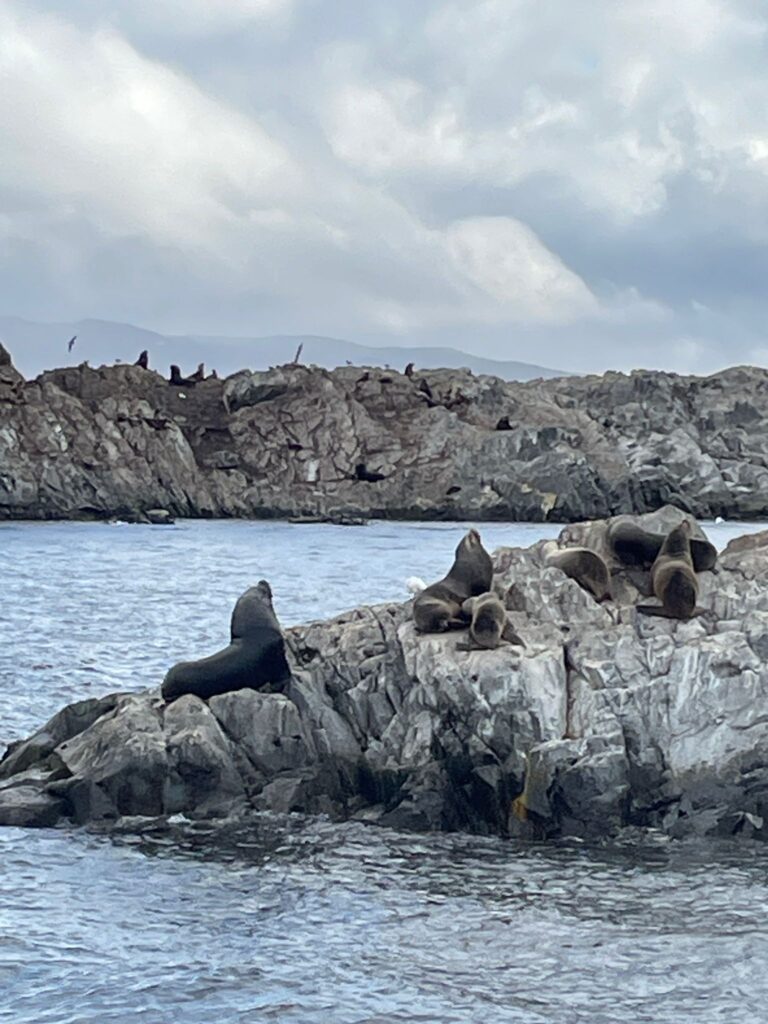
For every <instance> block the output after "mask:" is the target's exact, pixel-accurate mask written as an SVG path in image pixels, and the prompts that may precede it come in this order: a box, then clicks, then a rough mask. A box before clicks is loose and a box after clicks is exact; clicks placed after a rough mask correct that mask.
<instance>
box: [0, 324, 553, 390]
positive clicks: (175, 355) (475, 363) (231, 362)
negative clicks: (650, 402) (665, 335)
mask: <svg viewBox="0 0 768 1024" xmlns="http://www.w3.org/2000/svg"><path fill="white" fill-rule="evenodd" d="M75 335H76V336H77V340H76V342H75V344H74V347H73V350H72V352H71V353H69V352H68V351H67V342H68V341H69V339H70V338H72V337H73V336H75ZM0 342H2V343H3V344H4V345H5V347H6V348H7V349H8V350H9V351H10V352H11V355H12V356H13V361H14V364H15V365H16V367H17V368H18V369H19V370H20V371H21V372H22V373H23V374H24V376H25V377H35V376H37V374H39V373H42V371H43V370H50V369H52V368H54V367H58V366H65V365H71V364H75V363H81V362H83V360H88V362H89V363H90V364H91V366H98V365H100V364H102V363H107V364H111V363H115V362H118V361H119V362H123V363H132V362H133V361H134V360H135V359H136V357H137V356H138V354H139V352H140V351H141V350H142V349H147V350H148V351H149V360H150V366H151V367H153V368H155V369H157V370H159V371H160V372H161V373H167V371H168V367H169V365H170V364H171V363H177V364H178V365H179V366H180V367H181V369H182V373H187V372H190V371H192V370H194V369H195V367H196V366H197V364H198V363H201V362H203V363H205V364H206V368H207V369H208V370H211V369H214V368H215V369H216V370H217V372H218V373H219V375H220V376H226V375H228V374H230V373H235V372H236V371H238V370H242V369H246V368H247V369H251V370H266V369H267V368H268V367H270V366H276V365H279V364H281V363H286V362H290V360H292V359H293V358H294V356H295V355H296V350H297V349H298V347H299V345H303V348H302V353H301V361H302V362H303V363H307V364H308V363H314V364H316V365H317V366H322V367H324V368H325V369H329V370H330V369H333V368H334V367H336V366H344V364H345V363H347V362H350V363H354V364H355V365H356V366H392V367H394V368H395V369H400V370H402V369H403V367H404V366H405V365H406V364H407V363H411V362H412V363H415V365H416V366H417V367H421V368H425V369H426V368H436V367H448V368H451V369H458V368H460V367H467V368H468V369H470V370H471V371H472V372H473V373H475V374H490V375H491V376H494V377H501V379H502V380H520V381H525V380H533V379H534V378H536V377H546V378H551V377H564V376H570V374H568V373H567V372H566V371H563V370H553V369H550V368H548V367H545V366H538V365H536V364H534V363H524V362H519V361H516V360H506V361H505V360H495V359H484V358H483V357H481V356H474V355H470V354H469V353H468V352H462V351H460V350H459V349H454V348H432V347H427V346H413V347H410V346H408V347H402V348H401V347H399V346H376V347H369V346H366V345H360V344H358V343H356V342H352V341H344V340H343V339H340V338H326V337H320V336H316V335H270V336H267V337H261V338H260V337H252V338H247V337H229V336H225V335H204V334H190V335H172V334H159V333H158V332H156V331H150V330H146V329H145V328H143V327H135V326H134V325H133V324H121V323H115V322H114V321H110V320H80V321H77V322H70V323H49V324H46V323H37V322H34V321H31V320H24V319H22V318H21V317H14V316H0Z"/></svg>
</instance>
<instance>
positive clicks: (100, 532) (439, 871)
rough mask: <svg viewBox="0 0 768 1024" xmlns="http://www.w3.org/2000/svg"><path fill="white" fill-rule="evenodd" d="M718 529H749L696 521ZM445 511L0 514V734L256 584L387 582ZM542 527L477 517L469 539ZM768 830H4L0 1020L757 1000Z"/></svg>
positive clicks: (0, 832) (678, 1011)
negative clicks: (250, 515) (413, 520)
mask: <svg viewBox="0 0 768 1024" xmlns="http://www.w3.org/2000/svg"><path fill="white" fill-rule="evenodd" d="M705 527H706V528H707V531H708V533H709V535H710V537H711V538H712V540H713V541H714V542H715V543H716V544H717V545H718V547H722V546H724V544H725V543H727V541H728V540H729V539H730V538H731V537H733V536H737V535H739V534H740V533H744V532H748V531H749V530H752V529H759V528H762V524H753V525H750V524H739V525H737V526H732V525H731V524H722V525H719V526H714V525H711V524H705ZM464 529H465V527H464V526H462V525H461V524H402V523H372V524H370V525H369V526H367V527H363V528H344V527H333V526H321V525H317V526H314V525H313V526H292V525H289V524H287V523H279V522H272V523H259V522H236V521H216V522H182V523H179V524H178V525H176V526H174V527H167V528H166V527H144V526H108V525H103V524H83V523H41V524H38V523H6V524H1V525H0V566H2V590H0V747H2V746H4V745H5V744H6V743H7V742H9V741H11V740H13V739H17V738H19V737H20V736H24V735H27V734H28V733H29V732H30V731H31V730H33V729H34V728H36V727H37V726H39V725H41V724H42V723H43V722H44V721H45V720H46V719H47V718H48V717H50V715H51V714H53V713H54V712H55V711H56V710H58V708H60V707H61V706H62V705H63V704H64V703H67V702H70V701H73V700H77V699H81V698H83V697H87V696H99V695H102V694H105V693H109V692H112V691H114V690H129V689H141V688H143V687H145V686H148V685H154V684H156V683H158V682H159V681H160V680H161V679H162V676H163V674H164V672H165V671H166V669H167V668H168V667H169V666H170V665H171V664H172V663H173V662H175V661H177V660H178V659H179V658H182V657H185V658H186V657H195V656H197V655H200V654H205V653H209V652H210V651H211V650H212V649H215V648H216V647H218V646H219V645H222V644H224V643H225V642H226V640H227V637H228V625H229V616H230V613H231V609H232V605H233V604H234V601H235V600H236V599H237V597H238V596H239V594H240V593H241V592H242V591H243V590H244V589H245V588H246V587H247V586H249V585H251V584H253V583H254V582H256V581H257V580H258V579H260V578H262V577H263V578H266V579H268V580H269V581H270V583H271V585H272V588H273V591H274V594H275V607H276V611H277V613H278V616H279V617H280V619H281V621H282V622H283V624H285V625H289V624H292V623H296V622H302V621H307V620H309V619H316V618H325V617H327V616H330V615H333V614H336V613H338V612H341V611H344V610H345V609H347V608H349V607H352V606H354V605H356V604H362V603H371V602H376V601H386V600H401V599H405V598H406V597H407V592H406V589H405V582H404V581H405V579H406V578H407V577H408V576H411V575H416V576H421V577H423V578H424V579H426V580H427V581H429V580H431V579H434V578H435V577H437V576H439V575H442V574H443V572H444V571H445V569H446V568H447V567H448V566H449V565H450V562H451V559H452V553H453V549H454V547H455V545H456V543H457V542H458V540H459V538H460V536H461V534H462V533H463V530H464ZM558 531H559V527H557V526H556V525H542V524H485V525H483V526H482V527H481V533H482V535H483V539H484V541H485V543H486V546H487V547H488V548H489V549H493V548H494V547H497V546H499V545H501V544H510V545H521V544H522V545H526V544H529V543H532V542H533V541H535V540H537V539H539V538H540V537H542V536H555V535H556V534H557V532H558ZM766 910H768V851H766V850H765V848H764V847H762V846H759V845H755V844H750V843H738V844H722V843H720V844H713V843H671V842H667V841H665V840H663V839H661V838H658V837H656V838H654V837H653V836H645V837H639V838H638V840H637V841H636V842H634V843H624V844H615V845H612V846H600V847H594V848H592V847H587V846H585V845H583V844H579V843H567V844H559V845H537V844H523V843H517V842H515V843H513V842H509V841H504V840H494V839H481V838H477V837H472V836H460V835H418V836H417V835H411V834H400V833H397V832H393V831H390V830H385V829H377V828H366V827H365V826H362V825H358V824H348V825H334V824H331V823H328V822H326V821H323V820H312V819H303V818H300V817H296V816H291V817H287V818H276V817H271V816H263V817H260V818H258V819H257V821H256V823H255V824H254V825H251V826H249V828H248V829H244V830H240V831H237V830H233V831H231V832H229V833H226V834H221V833H216V834H215V835H213V834H212V833H210V832H209V831H208V829H207V827H205V826H203V825H197V826H189V825H186V826H183V825H178V826H176V827H175V829H174V830H173V831H172V832H171V833H170V834H169V833H167V832H163V833H160V832H152V831H148V832H146V833H145V834H143V835H141V836H138V837H137V836H134V835H127V834H126V835H122V836H121V835H112V836H105V835H98V834H95V833H93V832H88V831H86V830H75V829H69V828H67V829H56V830H42V831H35V830H26V829H10V828H6V829H0V1021H2V1022H5V1021H6V1020H7V1021H8V1022H14V1024H27V1022H29V1024H32V1022H34V1024H86V1022H87V1024H97V1022H98V1024H101V1022H118V1021H119V1022H123V1021H125V1022H129V1021H130V1022H132V1024H135V1022H147V1024H150V1022H151V1024H165V1022H175V1021H184V1022H185V1024H196V1022H210V1021H221V1022H230V1021H231V1022H241V1021H242V1022H245V1021H248V1022H260V1021H278V1022H281V1024H282V1022H285V1024H294V1022H296V1024H315V1022H318V1024H319V1022H324V1021H330V1022H334V1024H335V1022H338V1024H352V1022H354V1024H363V1022H368V1024H374V1022H376V1024H385V1022H395V1021H425V1022H436V1024H437V1022H453V1021H457V1022H458V1021H461V1022H476V1021H483V1022H486V1021H487V1022H489V1024H495V1022H502V1024H503V1022H507V1021H509V1022H512V1021H514V1022H520V1024H538V1022H547V1024H549V1022H557V1024H561V1022H562V1024H575V1022H582V1021H583V1022H585V1024H619V1022H624V1021H627V1022H633V1024H634V1022H641V1021H648V1022H654V1024H661V1022H667V1021H669V1022H670V1024H672V1022H674V1024H678V1022H680V1021H694V1022H696V1024H709V1022H715V1021H718V1022H727V1024H733V1022H737V1021H742V1020H745V1021H751V1020H762V1019H765V1013H766V1011H765V1007H766V1005H768V972H767V971H766V969H765V968H766V963H767V962H768V915H767V914H766Z"/></svg>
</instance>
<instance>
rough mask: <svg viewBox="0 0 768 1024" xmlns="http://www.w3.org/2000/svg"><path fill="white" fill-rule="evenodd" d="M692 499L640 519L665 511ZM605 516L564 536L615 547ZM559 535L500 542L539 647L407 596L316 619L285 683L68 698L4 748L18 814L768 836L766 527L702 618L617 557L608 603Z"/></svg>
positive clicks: (661, 523) (729, 565)
mask: <svg viewBox="0 0 768 1024" xmlns="http://www.w3.org/2000/svg"><path fill="white" fill-rule="evenodd" d="M681 515H682V513H681V512H679V511H678V510H676V509H673V508H665V509H662V510H660V511H659V512H657V513H654V514H652V515H648V516H644V517H641V519H640V521H641V522H642V524H643V525H644V526H645V527H646V528H647V529H650V530H651V531H653V532H666V531H667V530H668V529H669V528H670V527H671V526H672V525H674V524H676V523H677V522H679V520H680V518H681ZM606 527H607V524H606V522H604V521H602V522H587V523H581V524H575V525H572V526H569V527H566V528H565V529H564V530H563V532H562V534H561V538H560V543H561V544H564V545H565V544H568V545H570V544H584V543H588V544H589V545H590V546H593V547H594V548H595V549H596V550H601V551H603V552H604V553H605V554H606V555H607V556H608V558H609V559H610V557H611V556H610V552H609V551H608V548H607V545H606ZM548 544H550V545H551V544H552V542H551V541H550V542H540V543H538V544H535V545H533V547H531V548H528V549H525V550H522V549H502V550H500V551H498V552H497V553H496V555H495V571H496V575H495V580H494V585H495V588H496V590H497V592H498V593H499V595H500V596H501V597H502V598H503V600H504V603H505V605H506V608H507V609H508V613H509V617H510V619H511V621H512V623H513V625H514V627H515V628H516V630H517V632H518V633H519V634H520V635H521V636H522V637H523V639H524V641H525V643H526V647H525V648H524V649H523V648H519V647H515V646H505V647H501V648H499V649H497V650H492V651H472V652H466V651H462V650H458V649H457V646H456V644H457V640H458V638H459V635H457V634H455V633H453V634H447V635H446V634H443V635H418V634H416V633H415V632H414V629H413V624H412V622H411V616H410V605H408V604H403V605H383V606H378V607H374V608H359V609H356V610H354V611H351V612H350V613H348V614H346V615H342V616H339V617H338V618H336V619H333V620H331V621H328V622H316V623H311V624H309V625H307V626H301V627H296V628H293V629H290V630H288V631H286V647H287V654H288V659H289V662H290V665H291V669H292V678H291V681H290V683H289V685H288V686H287V688H286V689H285V690H284V692H282V693H279V694H277V693H259V692H256V691H253V690H240V691H238V692H234V693H227V694H224V695H221V696H217V697H214V698H212V699H211V700H210V701H208V702H203V701H201V700H198V699H197V698H195V697H192V696H185V697H182V698H180V699H179V700H177V701H176V702H175V703H173V704H170V705H166V704H164V702H163V701H162V700H161V699H160V697H159V692H158V690H157V689H155V690H151V691H147V692H144V693H138V694H118V695H112V696H109V697H104V698H102V699H101V700H89V701H83V702H81V703H79V704H76V705H73V706H71V707H69V708H66V709H64V710H63V711H62V712H60V713H59V714H58V715H56V716H55V717H54V718H53V719H52V720H51V721H50V722H49V723H48V724H47V725H46V726H44V727H43V728H42V729H41V730H40V731H39V732H38V733H36V734H35V735H34V736H32V737H31V738H30V739H28V740H26V741H24V742H21V743H18V744H15V745H14V746H12V747H11V748H10V749H9V751H8V752H7V754H6V756H5V758H4V759H3V761H2V762H1V763H0V822H3V823H6V824H26V825H50V824H53V823H54V822H56V821H59V820H65V819H70V820H73V821H75V822H80V823H83V822H113V821H115V820H116V819H119V818H128V819H130V818H131V817H132V816H136V815H139V816H144V817H146V816H151V817H161V818H162V817H163V816H170V815H174V814H177V813H182V814H184V815H187V816H189V817H196V816H202V817H217V816H232V815H238V814H243V813H246V812H250V811H253V810H271V811H280V812H289V811H301V812H308V813H324V814H328V815H330V816H331V817H333V818H335V819H346V818H355V819H359V820H364V821H369V822H376V823H385V824H389V825H392V826H395V827H399V828H412V829H468V830H473V831H477V832H487V833H496V834H502V835H517V836H526V837H552V836H559V835H563V834H566V835H567V834H571V835H579V836H583V837H603V836H610V835H613V834H615V833H616V832H618V831H619V830H621V829H623V828H625V827H627V826H645V827H653V828H657V829H661V830H663V831H664V832H665V833H667V834H669V835H672V836H683V835H687V834H691V833H695V834H717V835H733V834H741V835H747V836H757V837H760V838H765V837H766V836H768V715H766V693H768V544H766V540H765V535H757V536H756V537H755V538H754V540H753V541H749V540H748V539H746V538H745V539H743V540H742V541H741V542H740V543H739V544H734V545H732V547H731V549H729V550H728V551H727V552H726V553H725V554H724V555H723V556H721V558H720V559H719V561H718V563H717V565H716V566H715V569H714V571H711V572H704V573H701V574H700V577H699V578H700V584H701V593H700V604H701V606H702V607H703V609H704V610H705V611H704V613H703V614H701V615H699V616H697V617H695V618H693V619H692V620H690V621H687V622H680V621H671V620H666V619H659V618H647V617H645V616H643V615H639V614H637V613H636V611H635V608H634V605H635V604H636V603H637V601H638V600H639V599H640V597H641V595H644V594H645V593H646V592H647V591H648V580H647V573H646V574H645V576H644V575H643V574H642V573H640V572H639V571H638V570H637V569H633V570H632V571H631V572H626V571H624V570H620V569H619V567H618V566H617V565H616V564H615V563H612V564H611V568H612V571H613V593H614V598H615V601H613V602H607V603H603V604H598V603H596V602H595V600H594V599H593V598H592V596H591V595H590V594H589V593H587V592H586V591H585V590H582V589H581V588H580V587H579V586H578V584H577V583H576V582H574V581H573V580H571V579H569V578H568V577H567V576H566V575H565V574H564V573H563V572H562V571H560V570H559V569H556V568H554V567H551V566H548V565H547V564H546V559H547V554H548V553H549V548H548ZM123 825H124V827H125V823H123Z"/></svg>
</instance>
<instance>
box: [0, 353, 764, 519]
mask: <svg viewBox="0 0 768 1024" xmlns="http://www.w3.org/2000/svg"><path fill="white" fill-rule="evenodd" d="M667 502H669V503H672V504H675V505H677V506H679V507H680V508H683V509H685V510H687V511H689V512H691V513H693V514H694V515H697V516H715V515H724V516H727V517H730V518H748V517H761V516H765V515H766V514H768V371H766V370H762V369H757V368H750V367H736V368H733V369H730V370H726V371H724V372H722V373H719V374H716V375H714V376H712V377H706V378H698V377H681V376H677V375H676V374H670V373H660V372H646V371H638V372H635V373H632V374H630V375H625V374H620V373H607V374H605V375H603V376H601V377H596V376H592V377H581V378H576V377H563V378H557V379H554V380H546V381H545V380H540V381H529V382H527V383H508V382H504V381H501V380H498V379H497V378H494V377H476V376H473V375H472V374H470V373H468V372H464V371H457V370H425V371H420V370H417V371H416V372H415V373H414V374H413V376H412V377H407V376H405V375H403V374H400V373H397V372H395V371H385V370H380V369H361V368H359V367H352V366H348V367H344V368H341V369H337V370H334V371H327V370H322V369H318V368H316V367H305V366H292V365H289V366H282V367H278V368H276V369H273V370H269V371H266V372H261V373H248V372H243V373H240V374H236V375H234V376H232V377H229V378H227V379H226V380H215V379H212V380H206V381H204V382H203V383H200V384H197V385H196V386H194V387H183V388H178V387H173V386H171V385H169V384H168V383H167V382H166V381H165V379H164V378H163V377H162V376H160V375H159V374H157V373H155V372H153V371H151V370H143V369H141V368H140V367H134V366H122V365H121V366H112V367H100V368H99V369H92V368H90V367H88V366H86V365H81V366H77V367H71V368H67V369H61V370H54V371H51V372H48V373H44V374H42V375H41V376H40V377H38V378H37V379H36V380H33V381H24V380H23V379H22V378H21V376H20V375H19V374H18V373H17V372H16V371H15V370H14V368H13V366H12V364H11V361H10V358H9V357H8V354H7V353H6V352H5V350H2V348H1V347H0V518H36V519H39V518H80V517H91V516H96V517H100V516H104V517H107V516H115V515H118V516H120V515H122V516H132V515H136V514H140V513H142V512H144V511H146V510H148V509H151V508H156V507H163V508H166V509H168V510H169V511H171V512H172V513H173V514H176V515H181V516H244V517H251V516H253V517H264V516H275V517H276V516H285V515H325V514H329V513H335V512H339V513H353V514H361V515H364V516H375V517H392V518H445V519H464V518H467V519H474V520H482V519H521V520H533V521H539V520H545V519H551V520H560V521H573V520H578V519H584V518H596V517H601V516H609V515H614V514H617V513H620V512H643V511H648V510H652V509H654V508H657V507H658V506H660V505H662V504H664V503H667Z"/></svg>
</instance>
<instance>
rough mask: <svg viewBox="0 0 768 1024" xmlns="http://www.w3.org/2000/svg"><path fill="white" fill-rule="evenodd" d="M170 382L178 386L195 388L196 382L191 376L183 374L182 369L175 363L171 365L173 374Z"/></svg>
mask: <svg viewBox="0 0 768 1024" xmlns="http://www.w3.org/2000/svg"><path fill="white" fill-rule="evenodd" d="M168 383H169V384H173V385H174V387H177V388H187V387H189V388H193V387H194V386H195V382H194V381H193V380H192V379H191V378H190V377H182V376H181V370H180V369H179V368H178V366H176V364H175V363H173V364H172V365H171V376H170V379H169V380H168Z"/></svg>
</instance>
